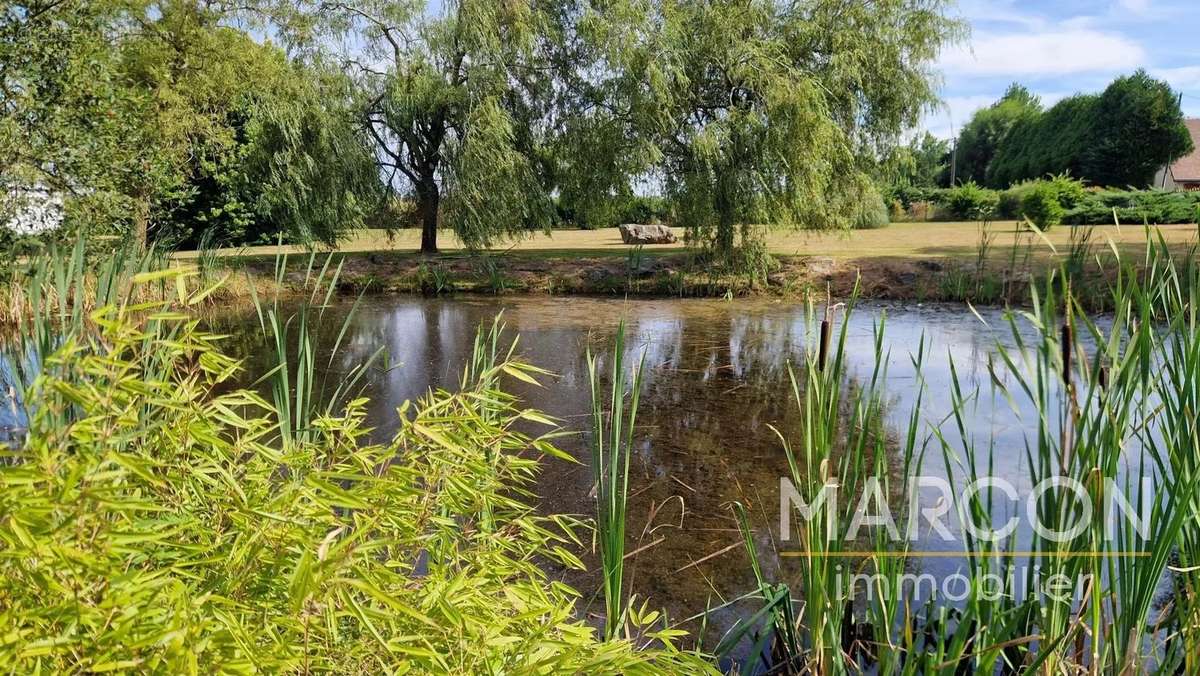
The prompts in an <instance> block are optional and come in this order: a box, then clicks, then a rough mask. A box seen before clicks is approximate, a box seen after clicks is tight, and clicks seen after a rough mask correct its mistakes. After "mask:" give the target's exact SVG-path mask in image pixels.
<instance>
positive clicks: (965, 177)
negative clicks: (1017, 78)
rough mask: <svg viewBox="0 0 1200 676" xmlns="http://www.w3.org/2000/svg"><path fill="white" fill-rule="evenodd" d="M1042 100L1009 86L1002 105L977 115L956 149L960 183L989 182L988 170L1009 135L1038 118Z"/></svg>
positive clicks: (1023, 88) (965, 130)
mask: <svg viewBox="0 0 1200 676" xmlns="http://www.w3.org/2000/svg"><path fill="white" fill-rule="evenodd" d="M1041 110H1042V104H1041V100H1040V99H1038V97H1036V96H1034V95H1033V94H1032V93H1031V92H1030V91H1029V90H1028V89H1026V88H1025V87H1024V86H1022V85H1019V84H1012V85H1009V87H1008V90H1007V91H1005V92H1004V96H1002V97H1001V98H1000V100H999V101H997V102H995V103H993V104H992V105H991V106H988V107H987V108H983V109H981V110H978V111H976V112H975V114H974V115H973V116H972V117H971V120H970V121H969V122H967V124H965V125H963V128H962V131H961V132H960V133H959V135H958V147H957V149H956V162H957V164H958V166H957V169H956V172H955V173H956V174H957V179H958V180H960V181H962V182H964V183H966V182H968V181H974V182H976V183H980V184H982V183H984V182H986V181H987V176H988V167H989V166H990V165H991V163H992V160H993V159H994V158H995V157H996V153H997V152H998V151H999V149H1000V147H1001V145H1002V144H1003V143H1004V141H1005V138H1006V137H1007V136H1008V133H1009V131H1011V130H1012V128H1013V127H1014V126H1016V125H1018V124H1020V123H1021V122H1022V121H1024V120H1029V119H1032V118H1036V117H1037V115H1038V114H1039V113H1040V112H1041Z"/></svg>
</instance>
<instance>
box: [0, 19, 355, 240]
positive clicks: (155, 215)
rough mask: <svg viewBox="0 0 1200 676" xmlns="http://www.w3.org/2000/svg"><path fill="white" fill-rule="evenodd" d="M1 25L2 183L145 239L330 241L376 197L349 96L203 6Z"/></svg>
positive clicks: (94, 224) (76, 216)
mask: <svg viewBox="0 0 1200 676" xmlns="http://www.w3.org/2000/svg"><path fill="white" fill-rule="evenodd" d="M0 16H2V18H3V27H2V29H0V57H2V58H0V74H2V78H3V79H2V82H3V87H4V92H5V97H4V104H5V105H4V108H3V113H2V117H0V140H2V141H3V143H2V144H0V180H2V181H3V182H4V183H6V184H12V185H17V186H22V185H26V186H28V185H36V186H44V187H45V188H46V189H48V190H50V191H53V192H57V193H61V194H64V195H67V196H68V200H67V206H68V221H67V222H68V225H70V226H73V228H79V229H83V230H86V231H88V232H90V233H93V234H96V233H100V232H114V231H115V232H117V233H126V234H129V235H130V236H132V237H133V238H135V239H136V240H138V241H139V242H141V243H143V244H145V243H146V242H148V241H149V240H154V241H156V242H157V243H159V244H163V245H176V244H183V245H195V244H196V243H197V242H198V241H199V238H200V235H201V233H203V232H205V231H211V232H214V233H215V234H216V236H217V239H218V240H219V241H224V242H232V243H241V242H244V241H248V240H255V239H273V238H274V236H275V234H276V233H278V232H280V231H286V232H287V233H288V236H289V239H293V240H302V241H307V240H310V239H321V240H325V241H333V240H334V239H336V235H337V233H338V232H340V231H342V230H343V229H344V228H347V227H354V226H355V225H356V224H358V223H360V222H361V220H362V213H363V211H364V210H365V207H366V206H367V204H366V203H367V202H368V201H369V198H370V196H372V195H373V194H374V193H377V192H378V185H379V181H378V175H377V174H376V173H375V170H374V161H373V156H372V152H371V145H370V143H369V142H368V141H367V139H366V138H365V137H364V135H363V133H362V130H361V128H360V127H359V126H357V125H355V124H353V122H354V121H355V120H356V117H355V116H354V114H353V110H354V108H353V107H352V105H351V104H353V103H354V100H353V98H352V97H351V96H350V95H349V94H348V92H347V90H346V88H345V87H344V86H343V85H342V84H341V83H339V82H338V81H337V79H335V78H331V77H329V76H327V75H326V74H325V73H324V71H323V70H322V69H321V68H320V67H319V66H308V67H305V66H301V65H300V64H297V63H294V62H291V61H289V59H288V58H287V57H286V55H285V54H284V52H283V51H282V50H280V49H279V48H278V47H275V46H273V45H270V44H263V43H260V42H257V41H255V40H253V39H252V38H251V37H250V36H249V35H248V34H247V33H246V32H244V31H243V30H241V29H240V28H236V27H234V26H233V25H232V24H233V23H234V22H235V21H237V20H239V19H240V18H241V17H240V15H236V14H233V13H232V12H231V11H230V10H226V9H224V8H223V6H221V5H218V4H214V3H208V2H198V1H197V0H166V1H163V2H148V1H138V0H121V1H117V0H113V1H112V2H107V1H104V0H101V1H99V2H90V3H58V2H52V1H50V0H44V2H42V3H40V4H39V3H28V4H23V5H18V6H13V7H10V8H8V9H7V10H5V13H4V14H3V15H0Z"/></svg>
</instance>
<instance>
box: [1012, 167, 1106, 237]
mask: <svg viewBox="0 0 1200 676" xmlns="http://www.w3.org/2000/svg"><path fill="white" fill-rule="evenodd" d="M1038 191H1045V192H1046V194H1053V195H1054V197H1055V200H1056V201H1057V202H1058V205H1059V206H1060V207H1061V208H1062V210H1063V212H1066V211H1069V210H1071V209H1073V208H1075V207H1076V206H1077V205H1078V204H1079V203H1080V202H1082V201H1083V200H1084V199H1086V198H1087V196H1088V191H1087V188H1085V187H1084V185H1083V183H1082V182H1081V181H1079V180H1076V179H1074V178H1071V177H1070V176H1069V175H1067V174H1059V175H1058V176H1051V177H1049V178H1045V179H1039V180H1036V181H1022V182H1021V183H1017V184H1015V185H1013V186H1012V187H1010V188H1009V189H1008V190H1005V191H1004V192H1003V193H1001V195H1000V206H999V207H998V208H997V216H999V217H1000V218H1006V219H1008V218H1011V219H1016V220H1020V219H1023V218H1025V217H1026V216H1029V217H1030V220H1034V222H1035V223H1037V221H1036V220H1035V219H1034V218H1033V216H1032V215H1030V214H1028V213H1027V212H1026V206H1025V205H1026V201H1027V200H1030V199H1031V196H1032V195H1033V193H1035V192H1038ZM1040 199H1042V198H1035V199H1034V201H1037V200H1040ZM1039 213H1041V212H1039ZM1043 215H1044V214H1043ZM1059 222H1061V221H1059ZM1054 225H1057V223H1054ZM1039 227H1041V226H1040V225H1039Z"/></svg>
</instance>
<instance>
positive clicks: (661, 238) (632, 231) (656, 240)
mask: <svg viewBox="0 0 1200 676" xmlns="http://www.w3.org/2000/svg"><path fill="white" fill-rule="evenodd" d="M619 228H620V230H621V241H622V242H624V243H626V244H674V243H675V242H678V241H679V239H678V238H677V237H675V233H674V232H672V231H671V229H670V228H668V227H667V226H665V225H639V224H637V223H624V224H622V225H620V226H619Z"/></svg>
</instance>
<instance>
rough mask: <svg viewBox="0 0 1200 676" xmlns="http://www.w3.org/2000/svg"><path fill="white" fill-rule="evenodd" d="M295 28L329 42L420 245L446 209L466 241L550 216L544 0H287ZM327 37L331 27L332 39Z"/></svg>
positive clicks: (550, 16) (431, 245)
mask: <svg viewBox="0 0 1200 676" xmlns="http://www.w3.org/2000/svg"><path fill="white" fill-rule="evenodd" d="M293 7H294V8H295V10H296V11H295V13H294V15H293V23H292V27H293V28H299V29H300V31H299V32H294V34H295V35H297V36H298V37H299V38H300V39H301V40H305V39H307V44H308V45H310V46H313V47H316V48H325V49H328V48H329V45H330V44H332V43H334V42H338V43H340V44H346V45H349V46H348V47H346V48H345V49H338V50H335V51H336V52H337V54H336V56H337V58H338V59H339V60H340V61H341V62H343V63H345V64H346V69H347V72H348V73H349V74H351V75H352V76H353V77H354V79H355V81H356V82H357V84H358V86H359V87H360V88H361V91H362V93H363V103H362V110H363V113H362V124H363V126H364V128H365V129H366V130H367V132H368V133H370V134H371V135H372V137H373V139H374V140H375V152H376V155H377V157H378V159H379V164H380V168H381V169H382V171H383V172H384V173H385V175H386V178H387V183H388V185H389V186H390V187H392V188H397V189H401V190H405V191H407V192H409V193H410V194H411V195H412V196H413V197H414V198H415V200H416V202H417V206H418V214H419V218H420V220H421V230H422V234H421V250H422V251H423V252H426V253H433V252H436V251H437V230H438V226H439V224H440V222H441V220H442V219H443V218H444V219H445V222H446V224H447V225H449V226H450V227H451V228H453V230H454V231H455V232H456V233H457V235H458V236H459V237H460V239H461V240H462V241H463V242H465V243H466V244H467V245H468V246H471V247H476V246H485V245H487V244H488V243H490V242H491V241H493V240H494V239H495V238H497V237H500V236H504V235H511V234H516V233H520V232H522V231H524V230H527V229H529V228H536V227H548V226H549V225H550V223H551V219H552V216H553V213H554V212H553V204H552V201H551V199H550V189H549V187H548V185H549V179H548V175H547V167H546V164H545V162H544V159H543V153H544V149H545V148H546V146H547V143H546V139H547V138H548V137H547V133H546V132H547V129H546V126H545V123H546V120H547V115H546V110H547V105H548V100H549V97H550V96H551V95H552V94H553V90H554V88H553V84H552V83H553V79H552V75H553V73H552V72H551V70H550V68H549V67H548V66H547V55H548V52H547V50H546V48H545V41H546V40H548V39H549V38H550V37H551V36H552V35H553V30H554V27H555V26H557V25H559V24H558V22H557V19H558V17H557V16H556V15H555V11H554V10H555V3H553V2H494V1H493V0H446V1H445V2H443V3H441V4H440V6H437V7H429V6H427V4H426V3H425V2H423V1H415V0H351V1H347V2H336V3H327V2H320V3H311V4H300V5H293ZM331 38H332V39H331Z"/></svg>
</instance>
